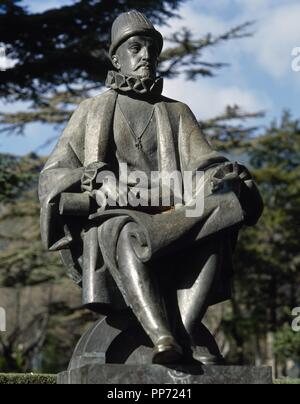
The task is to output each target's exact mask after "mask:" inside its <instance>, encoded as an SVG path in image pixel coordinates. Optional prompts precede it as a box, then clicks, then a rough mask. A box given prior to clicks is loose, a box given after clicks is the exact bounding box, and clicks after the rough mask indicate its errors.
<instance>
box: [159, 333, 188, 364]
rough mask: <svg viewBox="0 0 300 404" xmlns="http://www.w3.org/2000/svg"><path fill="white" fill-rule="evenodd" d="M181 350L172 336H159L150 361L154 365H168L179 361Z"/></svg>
mask: <svg viewBox="0 0 300 404" xmlns="http://www.w3.org/2000/svg"><path fill="white" fill-rule="evenodd" d="M182 355H183V352H182V349H181V347H180V346H179V345H178V344H177V342H176V341H175V339H174V338H172V337H161V338H159V340H158V341H157V343H156V345H155V347H154V351H153V359H152V363H153V364H156V365H168V364H172V363H176V362H178V361H180V359H181V358H182Z"/></svg>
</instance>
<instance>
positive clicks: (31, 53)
mask: <svg viewBox="0 0 300 404" xmlns="http://www.w3.org/2000/svg"><path fill="white" fill-rule="evenodd" d="M184 1H185V0H160V1H158V0H147V1H137V0H127V1H123V0H102V1H95V0H81V1H75V2H74V5H72V6H65V7H61V8H60V9H54V10H48V11H46V12H44V13H41V14H30V13H28V12H27V11H26V8H25V7H24V6H21V5H18V4H19V3H20V2H19V1H18V0H17V1H16V0H10V1H9V0H7V1H6V2H4V4H3V5H1V6H0V37H1V38H2V39H1V40H2V42H3V43H4V44H5V46H6V48H7V55H8V56H9V57H10V58H12V59H15V60H17V61H18V63H16V65H15V66H14V67H13V68H11V69H8V70H7V71H6V72H2V73H1V75H0V97H1V98H3V99H5V100H6V101H10V102H14V101H16V100H22V101H29V102H30V103H31V109H32V110H31V111H26V112H20V113H17V114H15V113H6V114H0V124H1V123H2V128H1V130H0V132H1V131H2V132H12V131H15V132H17V133H22V132H23V131H24V127H25V125H26V124H27V123H30V122H37V121H38V122H42V123H50V124H62V123H65V122H66V121H67V120H68V119H69V117H70V114H71V112H72V110H73V109H74V108H75V106H76V105H77V104H78V103H79V102H80V101H82V100H83V99H85V98H87V97H88V96H89V95H90V93H91V91H93V90H95V89H99V88H101V86H103V85H104V82H105V79H106V76H107V71H108V70H109V69H111V68H112V65H111V63H110V61H109V58H108V53H107V51H108V48H109V43H110V34H109V33H110V28H111V24H112V22H113V20H114V19H115V18H116V17H117V15H118V14H119V13H121V12H123V11H127V10H130V9H134V8H137V9H139V10H140V11H142V12H144V13H145V14H146V15H147V16H148V17H150V18H151V19H152V21H153V22H154V23H157V24H163V23H166V21H167V19H168V18H170V17H172V16H174V15H175V12H176V9H177V8H178V6H179V5H180V4H181V3H183V2H184ZM12 26H13V27H15V28H14V30H11V29H10V27H12ZM250 26H251V24H250V23H245V24H242V25H240V26H237V27H235V28H233V29H231V30H229V31H228V32H225V33H224V34H222V35H218V36H214V35H212V34H208V35H206V36H205V37H204V38H194V37H193V36H192V34H191V32H190V31H189V30H187V29H184V30H183V31H182V32H177V33H174V34H173V35H172V36H171V37H170V38H169V41H168V43H169V47H168V48H167V49H166V50H165V51H164V52H163V54H162V55H161V63H160V74H161V75H162V76H163V77H169V78H173V77H176V76H178V75H179V74H185V75H186V77H187V78H188V79H196V78H197V77H199V76H205V77H206V76H208V77H211V76H213V75H214V72H215V71H217V70H218V69H220V68H221V67H223V66H224V65H225V64H224V63H220V62H216V63H208V62H206V61H205V59H204V57H203V52H204V51H205V50H206V49H207V48H210V47H215V46H217V45H219V44H221V43H223V42H226V41H229V40H233V39H240V38H244V37H246V36H249V35H250V34H251V33H250V31H249V28H250ZM41 32H43V35H42V36H41V35H40V33H41Z"/></svg>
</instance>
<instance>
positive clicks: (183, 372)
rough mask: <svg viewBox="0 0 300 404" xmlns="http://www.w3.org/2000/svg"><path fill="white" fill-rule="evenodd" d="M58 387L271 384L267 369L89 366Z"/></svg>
mask: <svg viewBox="0 0 300 404" xmlns="http://www.w3.org/2000/svg"><path fill="white" fill-rule="evenodd" d="M58 384H133V385H138V384H140V385H141V384H183V385H184V384H272V370H271V368H269V367H249V366H242V367H241V366H203V367H201V366H170V367H164V366H159V365H110V364H105V365H101V364H91V365H86V366H82V367H80V368H78V369H74V370H70V371H67V372H63V373H61V374H59V375H58Z"/></svg>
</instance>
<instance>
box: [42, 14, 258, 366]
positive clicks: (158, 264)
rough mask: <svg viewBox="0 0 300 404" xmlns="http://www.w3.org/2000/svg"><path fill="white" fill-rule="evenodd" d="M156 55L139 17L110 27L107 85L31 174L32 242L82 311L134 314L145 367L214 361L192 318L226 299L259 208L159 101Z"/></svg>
mask: <svg viewBox="0 0 300 404" xmlns="http://www.w3.org/2000/svg"><path fill="white" fill-rule="evenodd" d="M162 48H163V38H162V35H161V34H160V33H159V32H158V31H157V30H156V29H155V28H154V26H153V25H152V23H151V22H150V21H149V20H148V19H147V18H146V17H145V16H144V15H143V14H141V13H139V12H137V11H131V12H127V13H124V14H121V15H120V16H119V17H118V18H117V19H116V21H115V22H114V24H113V27H112V44H111V47H110V58H111V61H112V64H113V67H114V70H113V71H110V72H109V73H108V78H107V86H108V87H109V89H108V91H106V92H104V93H103V94H100V95H98V96H96V97H94V98H90V99H87V100H85V101H84V102H82V103H81V104H80V105H79V107H78V109H77V110H76V111H75V113H74V114H73V116H72V118H71V120H70V122H69V124H68V126H67V128H66V129H65V131H64V132H63V134H62V136H61V138H60V140H59V142H58V144H57V146H56V147H55V150H54V151H53V153H52V154H51V156H50V158H49V160H48V162H47V164H46V166H45V168H44V169H43V171H42V173H41V178H40V187H39V194H40V201H41V205H42V209H41V230H42V239H43V242H44V245H45V246H46V248H47V249H49V250H50V251H60V252H61V256H62V260H63V262H64V264H65V266H66V267H67V270H68V273H69V274H70V275H71V277H72V278H73V279H74V280H75V281H76V282H77V283H78V284H79V285H80V286H82V289H83V303H84V305H85V306H86V307H88V308H90V309H92V310H94V311H97V312H98V313H101V314H102V315H110V314H111V313H115V312H120V311H121V310H127V311H129V312H130V313H133V314H134V316H135V317H134V318H135V319H136V320H137V321H138V323H139V324H140V326H141V327H142V329H143V330H144V331H145V333H146V335H147V336H148V337H149V338H150V340H151V341H152V344H153V354H152V362H153V363H154V364H171V363H189V362H190V361H195V360H196V361H200V362H202V363H204V364H208V363H221V359H222V358H221V356H220V355H219V354H216V353H215V354H214V355H210V356H209V355H205V354H203V351H201V350H200V351H199V350H197V347H203V346H205V344H207V345H210V344H211V345H213V342H212V340H211V339H212V336H211V335H210V333H209V331H208V330H207V329H206V328H205V326H204V325H203V324H202V320H203V317H204V315H205V313H206V311H207V309H208V307H209V306H212V305H214V304H217V303H220V302H223V301H225V300H227V299H229V298H230V282H231V279H232V253H233V251H234V248H235V245H236V242H237V236H238V232H239V230H240V229H241V227H242V226H243V225H244V224H246V225H255V224H256V222H257V221H258V219H259V218H260V216H261V214H262V211H263V202H262V199H261V197H260V194H259V191H258V189H257V187H256V185H255V183H254V181H253V180H252V177H251V175H250V174H249V171H248V170H247V169H246V168H245V167H244V166H242V165H240V164H238V163H235V162H230V161H228V159H227V158H226V157H224V156H222V155H220V154H219V153H217V152H216V151H214V150H213V148H212V147H211V145H210V144H209V142H208V141H207V140H206V138H205V137H204V135H203V133H202V131H201V129H200V126H199V124H198V122H197V120H196V118H195V117H194V115H193V113H192V112H191V110H190V109H189V107H188V106H187V105H185V104H183V103H181V102H178V101H175V100H172V99H169V98H165V97H164V96H162V90H163V80H162V78H159V77H157V75H156V72H157V65H158V58H159V56H160V54H161V51H162ZM199 102H201V100H199ZM153 174H154V175H153ZM143 175H144V176H146V179H148V180H149V181H146V183H145V181H141V177H143ZM138 178H139V179H138ZM154 178H156V180H157V178H159V179H158V180H157V181H154ZM167 179H168V180H167ZM154 183H155V184H154ZM172 184H173V185H174V184H176V187H173V185H172ZM174 188H176V189H174ZM179 190H181V191H182V195H183V196H182V195H180V192H179ZM168 192H169V198H165V195H167V194H168ZM181 196H182V197H181ZM166 201H167V202H166ZM138 202H140V203H138ZM201 352H202V353H201Z"/></svg>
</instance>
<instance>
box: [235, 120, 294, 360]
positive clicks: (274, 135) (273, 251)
mask: <svg viewBox="0 0 300 404" xmlns="http://www.w3.org/2000/svg"><path fill="white" fill-rule="evenodd" d="M299 150H300V122H299V121H298V120H293V119H292V117H291V116H290V114H288V113H284V114H283V117H282V120H281V122H279V123H273V124H272V125H271V126H270V128H269V129H268V130H267V131H266V134H265V135H264V136H261V137H259V138H257V139H255V141H253V142H252V148H248V155H249V160H250V165H251V166H252V172H253V174H254V176H255V178H256V180H257V183H258V185H259V189H260V190H261V192H262V194H263V199H264V202H265V211H264V214H263V217H262V218H261V220H260V221H259V223H258V225H257V226H255V227H253V228H248V229H245V230H244V231H243V232H242V234H241V237H240V241H239V244H238V249H237V251H236V255H235V267H236V269H237V270H236V274H235V280H234V296H233V302H232V314H231V317H230V320H233V321H231V322H230V321H229V324H230V325H231V329H230V328H229V330H228V331H229V333H230V335H231V336H232V335H234V336H235V342H236V346H237V347H238V350H239V351H240V352H241V353H242V354H241V357H240V361H241V362H243V361H248V362H251V360H253V358H252V357H253V350H254V349H255V350H256V353H257V354H258V355H259V354H261V351H264V350H265V347H264V346H263V345H264V343H262V341H263V340H264V339H266V336H267V334H268V333H273V334H274V338H275V339H276V342H275V347H274V348H275V349H276V352H275V354H278V357H277V359H278V361H279V363H282V365H284V360H285V359H286V358H293V359H294V360H298V361H299V360H300V357H299V355H298V353H297V352H299V351H298V350H299V336H298V338H297V336H295V335H294V336H293V338H292V334H291V333H288V332H287V329H286V326H285V324H286V323H287V322H290V317H291V311H292V309H293V308H294V307H298V306H299V304H300V290H299V285H300V242H299V220H300V219H299V218H300V164H299V163H300V158H299V156H300V154H299ZM232 328H233V329H232ZM285 339H286V340H285ZM283 341H285V342H286V343H287V345H286V348H285V350H284V349H283V345H282V343H283ZM249 346H250V347H251V346H252V349H250V352H248V353H247V348H246V347H249ZM292 350H294V352H293V354H292ZM264 355H266V353H265V354H264ZM251 356H252V357H251Z"/></svg>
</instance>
